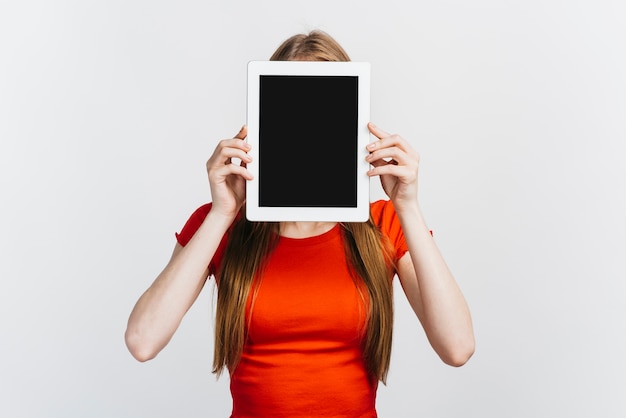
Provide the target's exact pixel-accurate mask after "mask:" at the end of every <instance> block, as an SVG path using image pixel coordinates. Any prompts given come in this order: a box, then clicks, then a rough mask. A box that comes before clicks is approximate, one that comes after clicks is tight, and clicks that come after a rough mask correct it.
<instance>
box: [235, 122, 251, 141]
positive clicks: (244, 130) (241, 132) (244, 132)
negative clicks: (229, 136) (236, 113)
mask: <svg viewBox="0 0 626 418" xmlns="http://www.w3.org/2000/svg"><path fill="white" fill-rule="evenodd" d="M247 135H248V127H247V126H246V125H243V126H242V127H241V129H240V130H239V132H237V135H235V138H238V139H244V138H245V137H246V136H247Z"/></svg>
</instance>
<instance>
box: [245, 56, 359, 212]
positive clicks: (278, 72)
mask: <svg viewBox="0 0 626 418" xmlns="http://www.w3.org/2000/svg"><path fill="white" fill-rule="evenodd" d="M369 113H370V65H369V63H366V62H320V61H251V62H249V63H248V92H247V126H248V137H247V141H248V143H249V144H250V145H251V149H250V152H249V154H250V156H251V157H252V162H251V163H249V164H248V165H247V168H248V170H249V171H250V172H251V174H252V175H253V176H254V179H253V180H251V181H249V182H248V183H247V185H246V218H247V219H248V220H250V221H270V222H271V221H335V222H365V221H367V219H368V217H369V203H370V202H369V200H370V198H369V191H370V188H369V177H368V176H367V174H366V173H367V170H368V169H369V164H368V163H367V162H366V161H365V157H366V156H367V150H366V146H367V144H368V142H369V138H370V134H369V130H368V129H367V123H368V122H369V117H370V115H369Z"/></svg>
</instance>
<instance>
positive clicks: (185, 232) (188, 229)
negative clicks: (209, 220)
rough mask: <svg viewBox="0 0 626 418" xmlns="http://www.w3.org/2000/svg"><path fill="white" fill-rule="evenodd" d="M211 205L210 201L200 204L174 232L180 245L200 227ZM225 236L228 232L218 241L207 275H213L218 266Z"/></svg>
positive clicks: (223, 248)
mask: <svg viewBox="0 0 626 418" xmlns="http://www.w3.org/2000/svg"><path fill="white" fill-rule="evenodd" d="M211 206H212V204H211V203H206V204H204V205H202V206H200V207H199V208H198V209H196V210H195V211H194V212H193V213H192V214H191V216H190V217H189V219H187V222H185V225H184V226H183V228H182V229H181V230H180V232H176V233H175V236H176V240H177V241H178V243H179V244H180V245H182V246H183V247H184V246H185V245H187V243H189V241H190V240H191V238H192V237H193V236H194V234H195V233H196V231H197V230H198V228H200V225H202V222H204V219H205V218H206V216H207V215H208V213H209V212H210V211H211ZM227 238H228V234H225V235H224V236H223V237H222V241H221V242H220V244H219V246H218V247H217V250H216V251H215V254H214V255H213V259H212V260H211V263H210V264H209V266H208V267H209V275H215V272H216V271H217V269H218V268H219V265H220V262H221V260H222V256H223V255H224V251H225V250H226V243H227V242H228V239H227Z"/></svg>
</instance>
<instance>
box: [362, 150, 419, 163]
mask: <svg viewBox="0 0 626 418" xmlns="http://www.w3.org/2000/svg"><path fill="white" fill-rule="evenodd" d="M365 159H366V160H367V161H368V162H369V163H370V164H373V163H374V162H375V161H384V162H390V161H394V163H395V164H398V163H399V164H408V162H409V160H408V159H407V155H406V153H405V152H403V151H402V150H400V149H399V148H397V147H391V148H383V149H379V150H377V151H372V152H371V153H370V154H368V155H367V157H365Z"/></svg>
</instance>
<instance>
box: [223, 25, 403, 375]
mask: <svg viewBox="0 0 626 418" xmlns="http://www.w3.org/2000/svg"><path fill="white" fill-rule="evenodd" d="M296 59H310V60H317V61H350V58H349V57H348V54H347V53H346V52H345V51H344V49H343V48H342V47H341V46H340V45H339V44H338V43H337V42H336V41H335V40H334V39H333V38H332V37H331V36H330V35H328V34H326V33H325V32H322V31H312V32H310V33H308V34H298V35H294V36H292V37H290V38H289V39H287V40H286V41H284V42H283V43H282V44H281V45H280V46H279V47H278V49H277V50H276V52H274V54H273V55H272V57H271V58H270V60H273V61H289V60H296ZM278 226H279V224H278V223H274V222H250V221H248V220H246V219H245V216H241V217H240V218H239V219H238V220H237V221H236V222H235V223H234V225H233V227H232V229H231V231H230V235H229V239H228V244H227V247H226V251H225V253H224V257H223V261H222V264H221V267H220V269H219V271H218V273H217V278H218V292H217V295H218V296H217V308H216V317H215V321H216V324H215V352H214V358H213V372H214V373H216V374H217V375H218V376H219V375H220V374H221V373H222V371H223V370H224V367H226V368H228V370H229V371H230V372H231V373H232V372H233V371H234V370H235V367H236V366H237V364H238V362H239V360H240V358H241V355H242V352H243V347H244V344H245V340H246V335H247V330H246V323H249V318H246V305H247V301H248V298H249V297H250V295H252V301H253V303H254V298H255V295H256V291H257V290H258V286H257V285H256V283H255V280H254V279H255V277H257V275H258V274H259V273H260V272H262V270H263V267H264V262H265V260H267V258H268V256H269V255H270V253H271V252H272V251H273V249H274V247H275V245H276V243H277V240H278V233H279V230H278ZM341 232H342V237H343V242H344V249H345V254H346V260H347V262H348V266H349V268H350V272H351V274H352V277H353V279H354V281H355V285H356V286H357V288H358V289H359V291H360V290H361V288H362V287H363V286H364V287H365V289H366V291H367V295H364V294H362V298H363V300H364V301H365V302H366V306H367V308H368V310H367V326H366V329H365V330H364V335H365V338H364V342H363V353H364V354H363V358H364V363H365V367H366V369H367V370H368V372H369V374H370V376H371V377H372V378H374V379H377V380H380V381H382V382H383V383H385V382H386V379H387V372H388V371H389V363H390V358H391V341H392V330H393V295H392V284H391V280H392V277H393V273H394V271H395V265H394V251H393V248H392V246H391V244H390V243H389V242H388V240H387V239H386V237H384V236H383V235H382V234H381V233H380V231H379V229H378V228H377V227H376V225H375V224H374V222H373V220H372V218H371V216H370V219H369V220H368V221H367V222H363V223H342V224H341ZM251 314H252V309H250V312H248V315H251ZM247 320H248V321H247Z"/></svg>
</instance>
